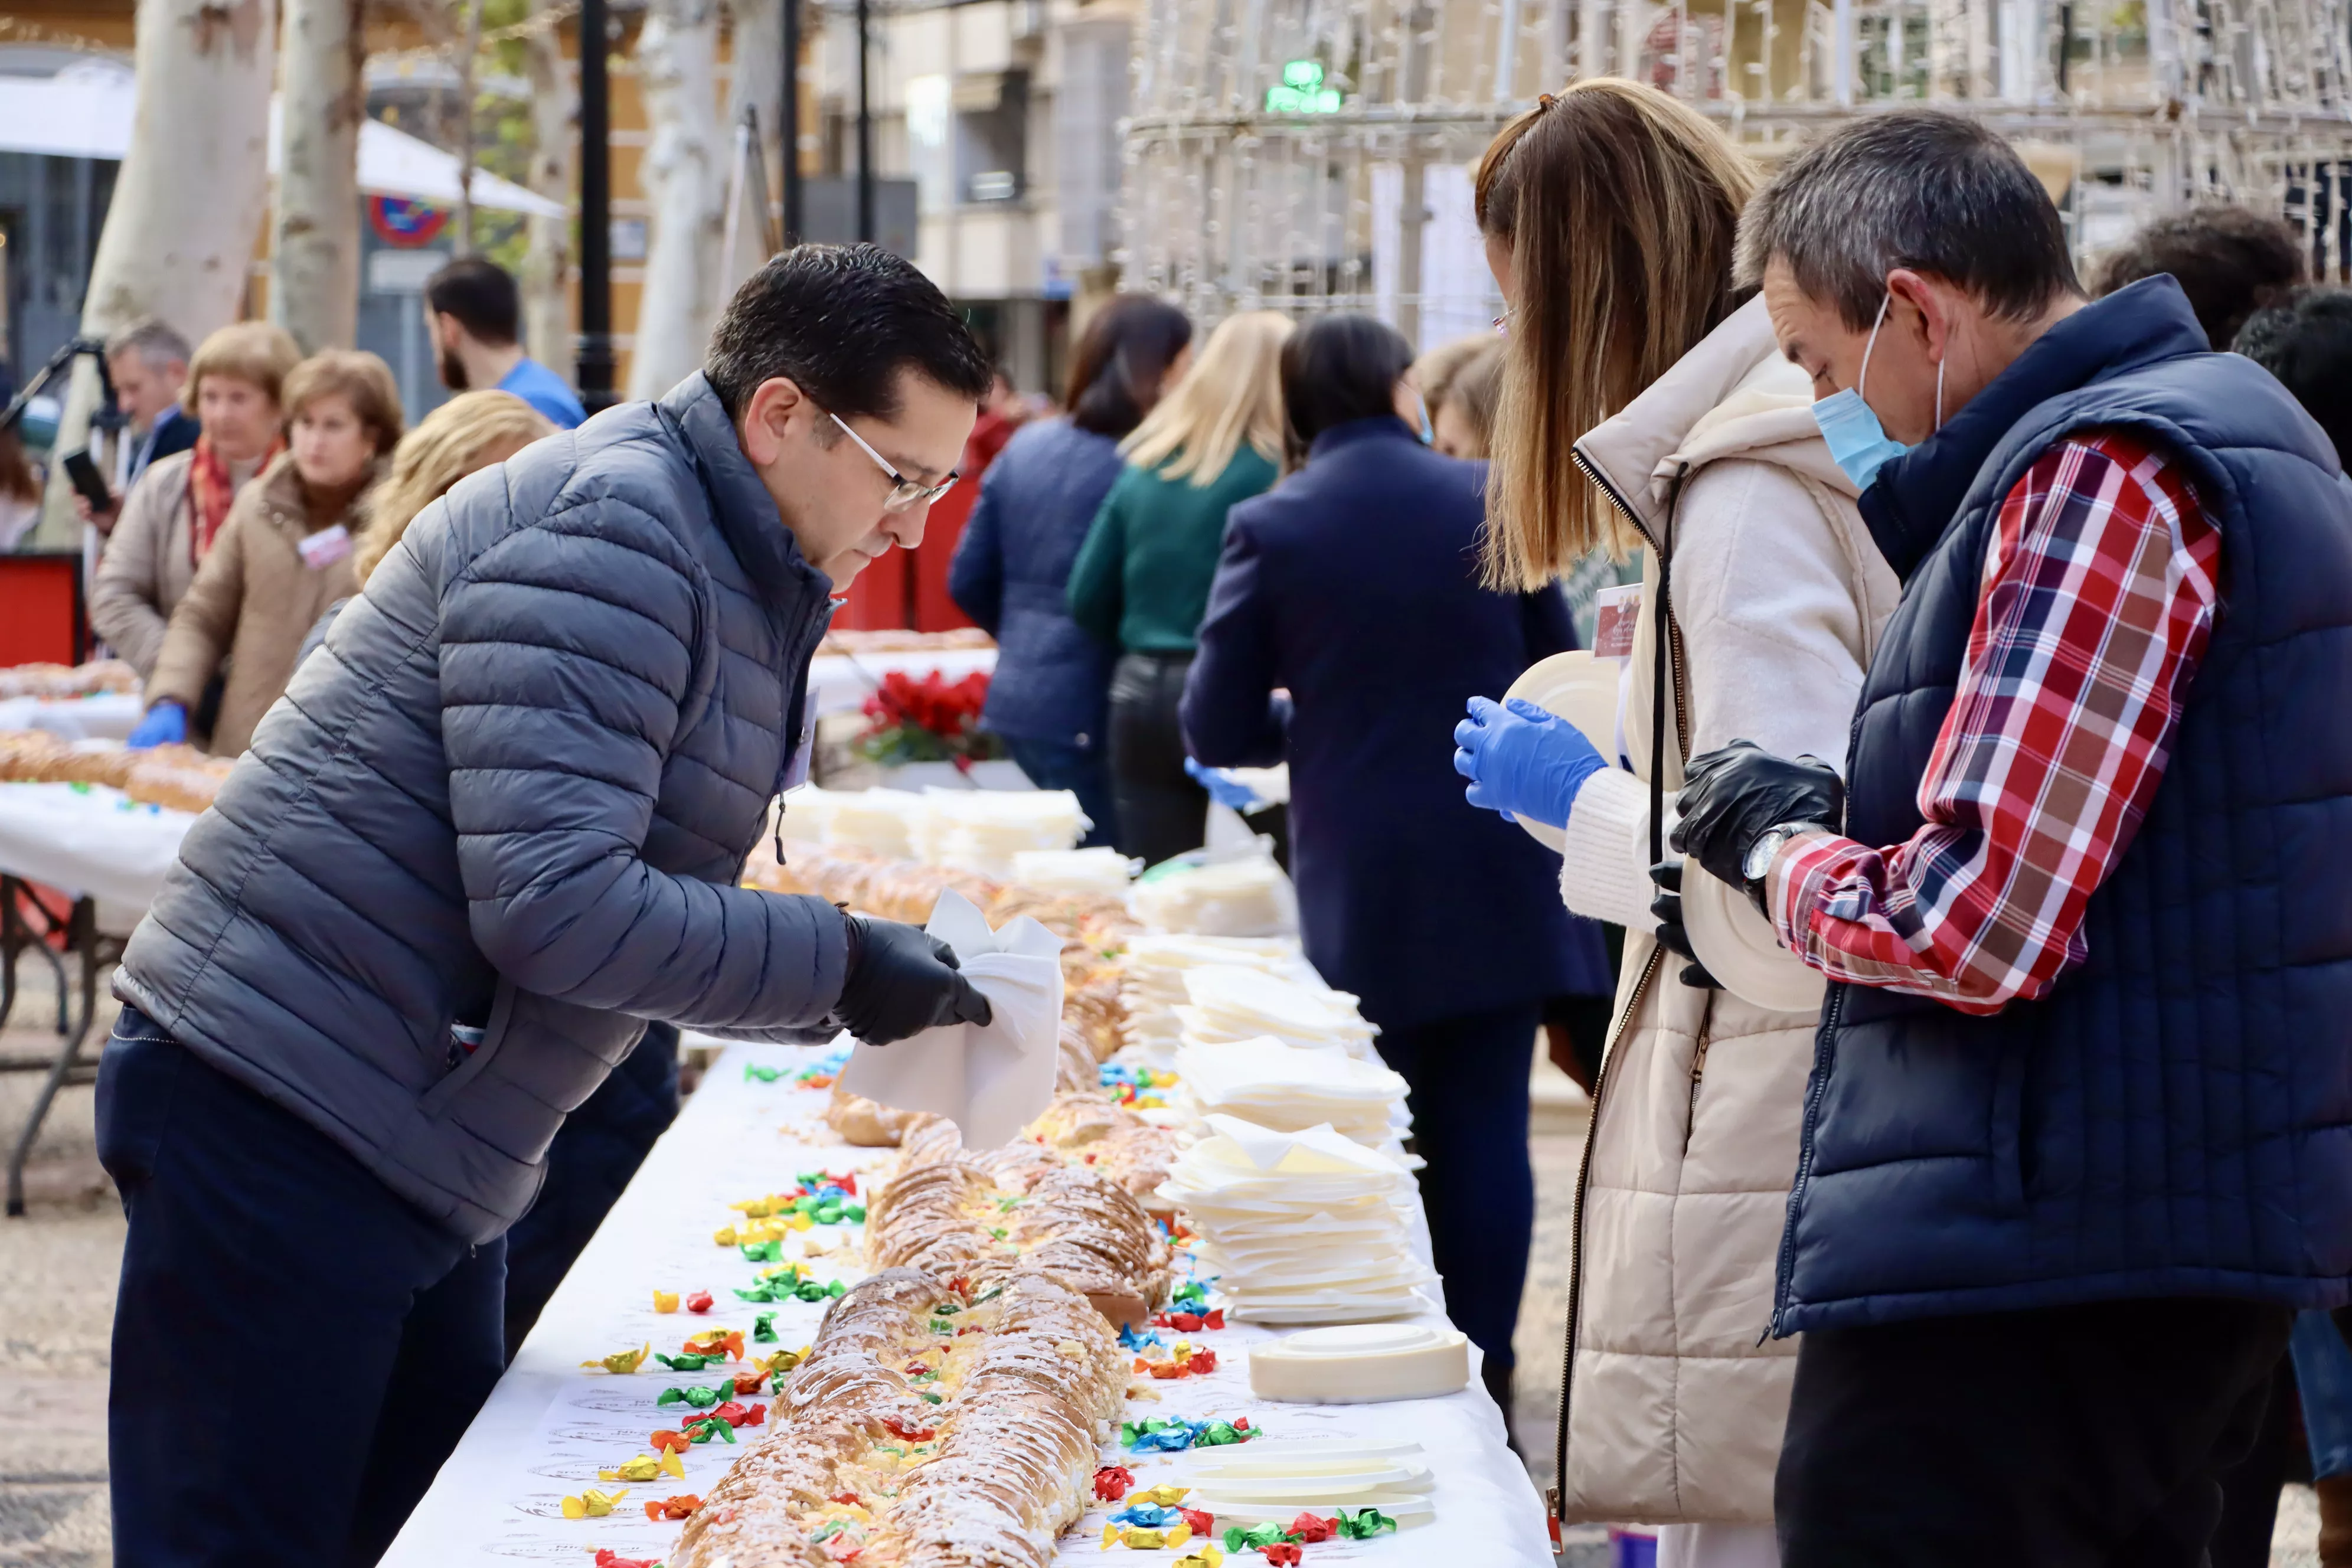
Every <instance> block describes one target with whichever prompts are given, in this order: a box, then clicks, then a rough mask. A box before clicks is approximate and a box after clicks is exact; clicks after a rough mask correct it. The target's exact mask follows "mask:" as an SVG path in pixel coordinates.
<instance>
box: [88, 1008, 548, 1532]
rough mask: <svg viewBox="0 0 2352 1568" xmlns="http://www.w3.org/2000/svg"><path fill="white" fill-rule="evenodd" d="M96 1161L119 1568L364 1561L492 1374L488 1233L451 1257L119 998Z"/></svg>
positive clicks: (309, 1138) (328, 1147)
mask: <svg viewBox="0 0 2352 1568" xmlns="http://www.w3.org/2000/svg"><path fill="white" fill-rule="evenodd" d="M98 1152H99V1158H100V1161H101V1162H102V1163H104V1164H105V1166H106V1170H107V1173H108V1174H109V1175H110V1176H112V1177H113V1178H114V1183H115V1185H116V1186H117V1187H119V1188H121V1192H122V1206H123V1209H124V1210H125V1212H127V1213H128V1214H129V1215H130V1217H131V1233H130V1236H129V1237H128V1238H127V1239H126V1240H125V1243H124V1246H123V1250H122V1289H121V1294H120V1296H119V1297H118V1298H117V1300H116V1303H115V1309H114V1366H113V1379H112V1384H111V1387H110V1390H109V1393H108V1397H107V1461H108V1468H109V1471H110V1475H109V1478H108V1479H109V1480H110V1482H111V1484H112V1488H113V1493H114V1561H115V1562H116V1563H118V1564H120V1565H121V1568H166V1565H168V1568H231V1565H235V1568H265V1565H271V1564H280V1563H282V1564H286V1565H287V1568H296V1565H298V1564H299V1565H301V1568H320V1565H321V1564H328V1563H373V1562H375V1560H376V1559H377V1558H378V1557H380V1556H382V1555H383V1550H384V1548H385V1547H387V1546H389V1545H390V1544H391V1543H392V1538H393V1537H394V1535H395V1534H397V1533H398V1532H399V1530H400V1527H401V1524H402V1523H403V1522H404V1521H405V1520H406V1519H407V1518H408V1514H409V1510H411V1509H413V1508H415V1506H416V1501H417V1500H418V1499H419V1498H421V1497H423V1496H424V1495H425V1489H426V1488H427V1487H429V1486H431V1485H432V1484H433V1477H434V1473H435V1472H436V1471H437V1470H438V1469H439V1468H441V1462H442V1461H443V1460H444V1459H446V1458H448V1457H449V1452H450V1450H451V1449H453V1448H455V1447H457V1439H458V1438H459V1437H461V1436H464V1435H465V1431H466V1427H467V1423H469V1422H471V1421H472V1420H473V1418H474V1413H475V1411H477V1410H478V1409H479V1408H480V1407H481V1404H482V1401H483V1400H484V1399H486V1398H487V1397H488V1395H489V1392H490V1390H491V1388H492V1387H493V1386H494V1385H496V1384H497V1383H498V1380H499V1373H500V1372H501V1371H502V1370H503V1369H504V1365H505V1358H504V1357H503V1356H502V1355H501V1354H500V1351H501V1350H502V1348H503V1347H502V1344H501V1337H500V1332H499V1328H500V1325H499V1304H500V1300H501V1298H502V1297H503V1295H504V1293H505V1288H506V1241H505V1238H504V1237H500V1238H499V1240H497V1241H493V1242H489V1243H488V1244H486V1245H484V1246H481V1247H469V1246H467V1244H466V1243H465V1242H464V1241H461V1240H460V1239H458V1238H457V1237H455V1236H453V1235H451V1234H450V1233H448V1232H447V1231H446V1230H444V1229H442V1228H441V1227H440V1226H437V1225H436V1224H434V1223H433V1221H431V1220H430V1219H428V1218H426V1217H425V1215H424V1214H422V1213H421V1212H419V1211H418V1210H416V1209H414V1208H411V1207H410V1206H409V1205H407V1204H405V1203H404V1202H403V1201H402V1200H400V1199H399V1198H397V1197H395V1196H394V1195H393V1193H392V1191H391V1189H390V1188H388V1187H386V1186H385V1185H384V1184H383V1183H382V1182H380V1181H378V1180H377V1179H376V1178H375V1176H374V1175H373V1173H371V1172H369V1170H368V1169H367V1168H366V1167H365V1166H363V1165H362V1164H361V1163H359V1162H358V1161H357V1160H356V1159H354V1158H352V1156H351V1155H350V1154H349V1153H347V1152H344V1150H343V1149H342V1148H341V1146H340V1145H339V1144H337V1143H335V1142H333V1141H332V1140H331V1139H329V1138H328V1137H327V1136H326V1135H325V1134H324V1133H322V1132H320V1131H318V1130H317V1129H315V1128H313V1127H312V1126H311V1125H310V1123H309V1122H307V1121H302V1120H301V1119H300V1118H299V1117H297V1116H295V1115H294V1114H293V1113H291V1112H290V1111H288V1110H283V1109H281V1108H280V1107H278V1105H276V1104H273V1103H272V1102H271V1101H269V1100H265V1099H263V1098H262V1097H261V1096H260V1095H258V1094H256V1093H255V1092H254V1091H253V1090H251V1089H247V1088H246V1087H245V1086H244V1085H243V1084H240V1083H238V1082H236V1080H235V1079H231V1078H229V1077H228V1076H227V1075H226V1074H225V1073H222V1072H219V1071H216V1070H215V1069H214V1068H210V1067H208V1066H206V1065H205V1063H204V1062H203V1061H201V1060H199V1059H198V1058H196V1057H195V1056H194V1054H192V1053H191V1052H189V1051H188V1050H186V1049H185V1048H184V1047H181V1046H180V1045H179V1044H178V1043H177V1042H176V1041H174V1040H173V1039H172V1038H171V1037H169V1036H168V1035H166V1034H165V1033H164V1032H163V1029H162V1028H161V1027H159V1026H157V1025H155V1024H154V1023H152V1021H150V1020H149V1019H148V1018H147V1017H146V1016H143V1015H142V1014H141V1013H140V1012H139V1011H138V1009H136V1008H133V1007H125V1008H124V1009H123V1010H122V1017H121V1021H120V1022H119V1023H118V1024H116V1026H115V1031H114V1037H113V1038H112V1039H110V1040H109V1041H108V1042H107V1044H106V1054H105V1056H104V1057H103V1058H101V1059H100V1063H99V1077H98Z"/></svg>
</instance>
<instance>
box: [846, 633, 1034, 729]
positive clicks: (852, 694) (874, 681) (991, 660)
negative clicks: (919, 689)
mask: <svg viewBox="0 0 2352 1568" xmlns="http://www.w3.org/2000/svg"><path fill="white" fill-rule="evenodd" d="M995 668H996V650H995V649H994V648H992V647H951V648H944V649H941V650H940V651H939V652H937V653H861V654H859V655H857V656H856V658H850V657H849V656H847V655H844V654H834V653H824V654H819V655H817V657H816V658H813V659H811V660H810V661H809V701H810V707H811V710H812V711H813V712H814V713H815V714H816V715H817V716H818V717H820V718H822V717H823V716H824V715H825V714H827V713H845V712H854V711H856V710H857V709H858V708H859V707H861V706H863V705H864V703H865V701H866V698H867V697H868V696H869V695H871V694H872V692H873V690H874V689H875V687H877V685H879V684H881V680H882V678H883V677H884V676H885V675H888V674H891V673H893V672H896V673H898V674H900V675H909V676H913V677H915V678H916V679H921V678H922V677H924V676H926V675H929V674H932V673H934V672H937V673H938V674H940V675H942V676H945V677H946V678H947V679H950V680H961V679H963V678H964V677H965V676H967V675H971V674H973V673H975V672H980V671H985V672H990V673H993V672H994V670H995Z"/></svg>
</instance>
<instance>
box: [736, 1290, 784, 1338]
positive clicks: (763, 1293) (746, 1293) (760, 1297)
mask: <svg viewBox="0 0 2352 1568" xmlns="http://www.w3.org/2000/svg"><path fill="white" fill-rule="evenodd" d="M735 1294H736V1295H737V1296H738V1297H740V1299H742V1300H746V1301H756V1302H759V1303H760V1304H761V1305H763V1306H764V1305H765V1304H767V1303H768V1302H770V1301H772V1300H775V1299H776V1290H775V1287H774V1286H772V1285H757V1286H754V1287H752V1288H751V1289H749V1290H746V1289H743V1287H741V1286H740V1285H738V1286H736V1287H735ZM769 1337H770V1338H773V1337H774V1336H773V1335H771V1336H769Z"/></svg>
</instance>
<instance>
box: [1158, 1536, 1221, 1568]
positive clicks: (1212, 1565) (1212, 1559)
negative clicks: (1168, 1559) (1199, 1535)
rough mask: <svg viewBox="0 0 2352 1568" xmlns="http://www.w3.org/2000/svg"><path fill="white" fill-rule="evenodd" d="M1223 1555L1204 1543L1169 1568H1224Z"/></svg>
mask: <svg viewBox="0 0 2352 1568" xmlns="http://www.w3.org/2000/svg"><path fill="white" fill-rule="evenodd" d="M1224 1561H1225V1554H1224V1553H1223V1552H1220V1551H1218V1550H1217V1549H1216V1548H1215V1547H1213V1546H1211V1545H1209V1544H1208V1543H1207V1542H1202V1545H1201V1550H1200V1551H1198V1552H1193V1553H1192V1555H1191V1556H1189V1557H1179V1558H1178V1559H1176V1561H1175V1562H1174V1563H1171V1564H1170V1565H1169V1568H1224Z"/></svg>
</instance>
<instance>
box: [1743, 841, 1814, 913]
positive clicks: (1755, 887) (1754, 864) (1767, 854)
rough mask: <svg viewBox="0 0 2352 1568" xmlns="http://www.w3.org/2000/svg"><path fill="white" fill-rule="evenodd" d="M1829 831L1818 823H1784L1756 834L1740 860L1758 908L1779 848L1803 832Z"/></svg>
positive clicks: (1749, 895) (1778, 854)
mask: <svg viewBox="0 0 2352 1568" xmlns="http://www.w3.org/2000/svg"><path fill="white" fill-rule="evenodd" d="M1828 831H1829V829H1828V828H1826V827H1823V826H1822V825H1821V824H1820V823H1818V822H1784V823H1781V824H1780V826H1777V827H1768V828H1766V829H1765V830H1764V831H1763V832H1761V833H1759V834H1758V835H1757V836H1756V842H1755V843H1753V844H1750V845H1749V846H1748V857H1747V858H1746V859H1744V860H1742V861H1740V863H1739V875H1740V877H1741V879H1743V880H1744V881H1745V882H1746V884H1747V888H1748V897H1749V898H1751V899H1753V900H1756V907H1757V908H1758V909H1759V910H1760V909H1762V908H1763V907H1764V879H1765V878H1767V877H1769V876H1770V875H1771V874H1772V862H1773V861H1775V860H1777V859H1779V858H1780V847H1781V846H1782V845H1784V844H1786V843H1788V842H1789V840H1790V839H1791V838H1794V837H1796V836H1797V835H1798V834H1800V833H1826V832H1828Z"/></svg>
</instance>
